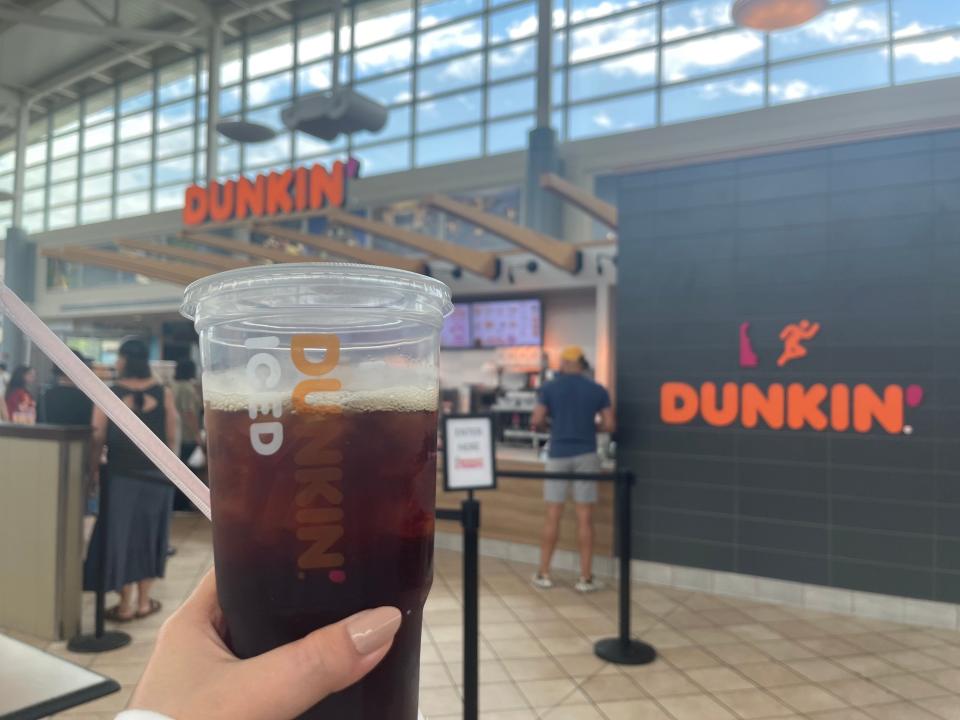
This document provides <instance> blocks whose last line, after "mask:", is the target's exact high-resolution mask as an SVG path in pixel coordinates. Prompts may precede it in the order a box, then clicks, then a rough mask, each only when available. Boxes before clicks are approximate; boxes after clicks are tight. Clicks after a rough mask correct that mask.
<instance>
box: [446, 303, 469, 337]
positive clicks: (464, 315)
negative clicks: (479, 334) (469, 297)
mask: <svg viewBox="0 0 960 720" xmlns="http://www.w3.org/2000/svg"><path fill="white" fill-rule="evenodd" d="M472 345H473V340H472V338H471V337H470V305H469V303H457V304H456V305H454V306H453V312H452V313H451V314H450V315H448V316H447V317H446V318H445V319H444V321H443V330H441V332H440V346H441V347H445V348H468V347H471V346H472Z"/></svg>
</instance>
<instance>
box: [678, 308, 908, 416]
mask: <svg viewBox="0 0 960 720" xmlns="http://www.w3.org/2000/svg"><path fill="white" fill-rule="evenodd" d="M819 332H820V323H818V322H810V321H809V320H800V321H799V322H796V323H790V324H788V325H787V326H786V327H784V328H783V330H781V331H780V341H781V342H782V343H783V349H782V351H781V352H780V354H779V356H778V357H777V360H776V366H777V367H779V368H782V367H785V366H787V365H789V364H790V363H792V362H794V361H796V360H800V359H802V358H804V357H806V356H807V354H808V353H809V352H810V351H809V349H808V347H807V344H808V343H809V342H811V341H813V340H814V339H815V338H816V337H817V335H818V334H819ZM739 339H740V367H741V368H745V369H750V368H756V367H759V366H760V357H759V356H758V355H757V353H756V352H755V351H754V349H753V343H752V342H751V339H750V323H748V322H745V323H742V324H741V325H740V332H739ZM922 402H923V388H922V387H920V386H919V385H907V386H901V385H887V386H886V387H884V388H882V389H876V388H874V387H873V386H871V385H868V384H866V383H858V384H856V385H853V386H851V385H848V384H846V383H832V384H828V383H813V384H811V385H804V384H803V383H787V384H784V383H777V382H774V383H770V384H769V385H767V386H766V387H763V388H762V387H760V386H759V385H757V384H756V383H751V382H747V383H738V382H726V383H723V384H722V385H718V384H717V383H713V382H705V383H703V384H701V385H700V386H699V387H695V386H693V385H690V384H689V383H685V382H665V383H663V385H661V386H660V419H661V420H663V422H665V423H667V424H668V425H686V424H688V423H691V422H694V421H695V420H701V421H703V422H705V423H706V424H707V425H712V426H713V427H729V426H731V425H734V424H739V425H741V426H742V427H745V428H755V427H764V428H767V429H770V430H784V429H789V430H817V431H824V430H834V431H836V432H847V431H853V432H857V433H867V432H870V431H871V430H873V429H874V428H875V427H879V428H882V429H883V430H884V431H886V432H887V433H890V434H891V435H897V434H901V433H905V434H907V435H909V434H910V433H912V432H913V427H912V426H911V425H908V424H906V423H905V420H904V415H905V411H906V408H908V407H917V406H918V405H920V403H922Z"/></svg>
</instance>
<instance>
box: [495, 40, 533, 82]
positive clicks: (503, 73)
mask: <svg viewBox="0 0 960 720" xmlns="http://www.w3.org/2000/svg"><path fill="white" fill-rule="evenodd" d="M536 62H537V50H536V46H535V45H534V44H533V43H532V42H521V43H517V44H516V45H508V46H507V47H502V48H498V49H496V50H491V51H490V53H489V60H488V63H489V74H490V79H491V80H500V79H502V78H508V77H513V76H515V75H527V74H529V73H532V72H533V71H534V70H535V69H536Z"/></svg>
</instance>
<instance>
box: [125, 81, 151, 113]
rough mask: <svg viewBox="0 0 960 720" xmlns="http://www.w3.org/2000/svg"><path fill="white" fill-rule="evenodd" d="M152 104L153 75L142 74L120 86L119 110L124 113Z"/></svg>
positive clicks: (144, 108)
mask: <svg viewBox="0 0 960 720" xmlns="http://www.w3.org/2000/svg"><path fill="white" fill-rule="evenodd" d="M151 105H153V76H152V75H143V76H141V77H139V78H137V79H136V80H131V81H130V82H125V83H124V84H123V85H121V86H120V112H121V113H122V114H124V115H126V114H128V113H132V112H137V111H139V110H146V109H147V108H148V107H150V106H151Z"/></svg>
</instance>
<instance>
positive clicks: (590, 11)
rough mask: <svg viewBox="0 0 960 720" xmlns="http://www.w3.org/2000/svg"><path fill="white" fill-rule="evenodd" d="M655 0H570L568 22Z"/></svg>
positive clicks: (584, 19)
mask: <svg viewBox="0 0 960 720" xmlns="http://www.w3.org/2000/svg"><path fill="white" fill-rule="evenodd" d="M651 2H655V0H604V1H603V2H597V0H570V22H571V23H579V22H584V21H586V20H593V19H594V18H600V17H603V16H604V15H611V14H612V13H616V12H620V11H622V10H626V9H627V8H632V7H637V6H638V5H649V4H650V3H651ZM556 24H557V12H556V11H554V25H556Z"/></svg>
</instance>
